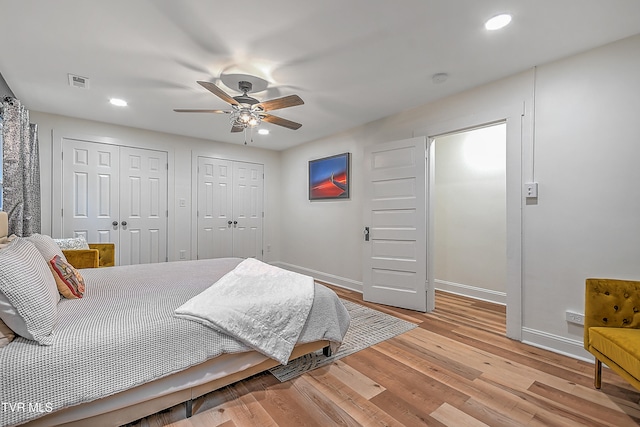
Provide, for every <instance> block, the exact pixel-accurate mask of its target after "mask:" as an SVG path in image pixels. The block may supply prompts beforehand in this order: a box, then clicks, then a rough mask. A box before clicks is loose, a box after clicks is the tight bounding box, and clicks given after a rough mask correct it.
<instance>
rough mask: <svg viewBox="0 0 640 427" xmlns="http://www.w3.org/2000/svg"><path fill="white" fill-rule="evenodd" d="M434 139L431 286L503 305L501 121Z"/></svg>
mask: <svg viewBox="0 0 640 427" xmlns="http://www.w3.org/2000/svg"><path fill="white" fill-rule="evenodd" d="M434 143H435V171H434V172H435V183H434V190H435V206H434V214H435V236H433V238H434V240H435V282H436V287H437V288H438V289H443V290H447V291H450V292H455V293H462V294H467V295H469V294H471V295H475V296H476V297H478V298H481V299H485V300H489V301H494V302H499V303H505V295H506V290H507V288H506V279H507V248H506V239H507V237H506V232H507V222H506V221H507V219H506V185H505V182H506V144H505V143H506V124H504V123H502V124H498V125H494V126H490V127H483V128H480V129H474V130H470V131H466V132H462V133H455V134H451V135H445V136H442V137H438V138H436V139H435V142H434Z"/></svg>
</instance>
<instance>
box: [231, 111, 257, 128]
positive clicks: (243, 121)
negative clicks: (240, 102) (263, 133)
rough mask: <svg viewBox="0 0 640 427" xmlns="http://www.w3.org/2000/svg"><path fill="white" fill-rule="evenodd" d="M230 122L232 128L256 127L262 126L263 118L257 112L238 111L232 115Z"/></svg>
mask: <svg viewBox="0 0 640 427" xmlns="http://www.w3.org/2000/svg"><path fill="white" fill-rule="evenodd" d="M229 121H230V122H231V125H232V126H240V127H245V128H246V127H255V126H258V125H259V124H260V122H261V121H262V118H261V117H260V115H259V114H257V113H256V112H255V111H251V110H248V109H242V110H237V111H234V112H233V113H231V116H230V117H229Z"/></svg>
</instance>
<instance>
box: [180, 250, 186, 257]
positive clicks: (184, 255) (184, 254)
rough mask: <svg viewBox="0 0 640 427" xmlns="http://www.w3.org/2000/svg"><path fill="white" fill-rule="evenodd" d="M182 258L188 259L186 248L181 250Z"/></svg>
mask: <svg viewBox="0 0 640 427" xmlns="http://www.w3.org/2000/svg"><path fill="white" fill-rule="evenodd" d="M180 259H187V251H185V250H184V249H182V250H181V251H180Z"/></svg>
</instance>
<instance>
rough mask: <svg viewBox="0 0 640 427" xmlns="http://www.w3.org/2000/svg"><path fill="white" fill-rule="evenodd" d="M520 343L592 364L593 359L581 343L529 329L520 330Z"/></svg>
mask: <svg viewBox="0 0 640 427" xmlns="http://www.w3.org/2000/svg"><path fill="white" fill-rule="evenodd" d="M522 342H523V343H525V344H529V345H532V346H534V347H538V348H542V349H544V350H549V351H551V352H553V353H558V354H562V355H564V356H569V357H572V358H574V359H578V360H583V361H585V362H593V359H594V357H593V356H592V355H591V353H589V352H588V351H587V350H585V349H584V346H583V343H582V341H579V340H573V339H570V338H565V337H561V336H559V335H553V334H549V333H547V332H542V331H538V330H535V329H530V328H522Z"/></svg>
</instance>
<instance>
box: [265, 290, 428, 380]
mask: <svg viewBox="0 0 640 427" xmlns="http://www.w3.org/2000/svg"><path fill="white" fill-rule="evenodd" d="M342 303H343V304H344V306H345V307H346V309H347V311H348V312H349V315H350V316H351V323H350V324H349V330H348V331H347V334H346V335H345V337H344V342H343V343H342V345H341V346H340V348H339V349H338V351H337V352H336V353H335V354H334V355H332V356H330V357H326V356H324V355H323V354H322V350H319V351H317V352H315V353H310V354H307V355H305V356H302V357H299V358H297V359H294V360H292V361H291V362H289V363H288V364H287V365H286V366H282V365H280V366H276V367H275V368H273V369H270V370H269V372H271V373H272V374H273V376H275V377H276V378H277V379H278V380H280V382H284V381H289V380H290V379H292V378H295V377H297V376H299V375H302V374H304V373H305V372H307V371H310V370H312V369H316V368H319V367H321V366H324V365H327V364H329V363H331V362H333V361H334V360H338V359H340V358H341V357H345V356H348V355H350V354H353V353H355V352H357V351H360V350H362V349H364V348H367V347H370V346H372V345H374V344H377V343H379V342H382V341H385V340H388V339H389V338H393V337H395V336H396V335H400V334H402V333H404V332H407V331H410V330H411V329H413V328H415V327H417V325H415V324H413V323H411V322H407V321H405V320H402V319H398V318H397V317H393V316H391V315H389V314H386V313H382V312H381V311H377V310H373V309H371V308H368V307H365V306H362V305H360V304H356V303H353V302H351V301H347V300H344V299H343V300H342Z"/></svg>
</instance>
